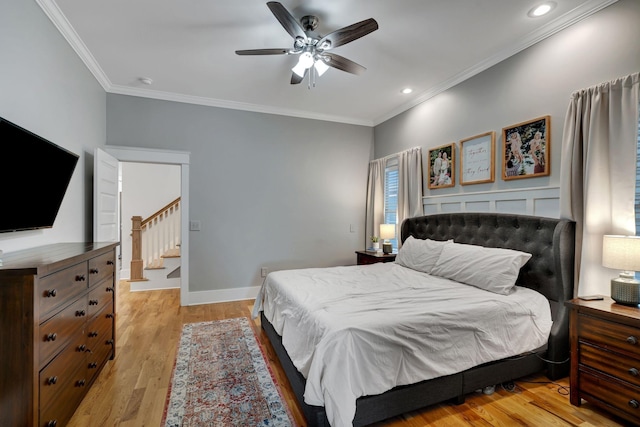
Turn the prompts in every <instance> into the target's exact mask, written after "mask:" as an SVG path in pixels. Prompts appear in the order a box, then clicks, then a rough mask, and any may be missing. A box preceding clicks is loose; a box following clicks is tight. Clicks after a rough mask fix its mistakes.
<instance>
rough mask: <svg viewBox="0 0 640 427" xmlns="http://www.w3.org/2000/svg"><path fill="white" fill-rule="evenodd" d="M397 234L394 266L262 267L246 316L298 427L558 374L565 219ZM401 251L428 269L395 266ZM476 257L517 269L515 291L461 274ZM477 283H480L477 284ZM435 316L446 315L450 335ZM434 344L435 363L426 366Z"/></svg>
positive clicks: (436, 218) (457, 216) (430, 222)
mask: <svg viewBox="0 0 640 427" xmlns="http://www.w3.org/2000/svg"><path fill="white" fill-rule="evenodd" d="M401 239H402V241H403V242H404V246H403V248H402V250H401V253H402V251H405V252H404V253H403V254H402V255H403V256H402V257H401V256H400V255H401V254H399V256H398V259H396V262H395V263H385V264H373V265H368V266H347V267H331V268H324V269H301V270H287V271H282V272H273V273H270V274H269V276H268V277H267V280H265V283H264V284H263V286H262V287H261V289H260V293H259V295H258V298H257V299H256V304H255V306H254V316H256V317H257V316H258V315H259V316H260V319H261V325H262V328H263V329H264V331H265V332H266V335H267V336H268V338H269V340H270V341H271V344H272V345H273V347H274V349H275V352H276V354H277V355H278V358H279V360H280V362H281V364H282V366H283V368H284V371H285V373H286V375H287V378H288V379H289V382H290V384H291V386H292V389H293V391H294V393H295V394H296V397H297V399H298V402H299V403H300V406H301V409H302V411H303V413H304V415H305V418H306V419H307V422H308V425H309V426H329V425H333V426H343V425H354V426H361V425H368V424H371V423H374V422H377V421H380V420H384V419H386V418H389V417H392V416H395V415H399V414H402V413H405V412H408V411H412V410H415V409H419V408H422V407H425V406H428V405H432V404H434V403H439V402H443V401H448V400H453V401H454V402H455V403H462V402H464V396H465V395H466V394H468V393H470V392H473V391H476V390H478V389H481V388H484V387H487V386H492V385H496V384H500V383H503V382H507V381H511V380H514V379H517V378H520V377H523V376H526V375H530V374H532V373H537V372H542V371H544V372H545V373H546V375H547V376H548V377H549V378H550V379H558V378H562V377H564V376H566V375H567V374H568V369H569V362H568V359H569V324H568V322H569V319H568V312H567V310H566V309H565V307H564V301H565V300H568V299H571V298H572V296H573V271H574V223H573V222H571V221H567V220H559V219H553V218H541V217H533V216H526V215H512V214H498V213H452V214H435V215H427V216H423V217H417V218H410V219H407V220H405V221H404V222H403V224H402V226H401ZM411 247H420V248H422V249H421V250H423V252H422V254H423V255H425V254H426V257H427V258H429V257H431V258H433V259H437V261H438V262H436V261H433V260H431V261H430V260H429V259H427V258H424V259H423V258H421V259H419V260H418V261H419V262H422V261H425V259H426V260H427V261H425V262H426V263H427V264H429V263H430V264H429V266H428V268H429V270H428V273H429V274H427V270H424V271H418V270H420V269H421V268H422V267H420V266H418V267H416V266H414V265H412V264H411V263H410V262H409V263H408V262H407V260H409V261H411V258H407V254H413V253H414V252H409V249H408V248H411ZM425 248H428V251H425ZM405 249H406V250H405ZM438 251H441V252H438ZM433 253H436V255H433ZM485 253H490V254H491V256H493V254H494V253H497V254H499V256H500V257H503V258H504V259H505V260H506V261H508V263H510V264H508V265H509V267H508V268H509V269H511V270H513V269H514V268H515V267H517V268H516V269H515V270H513V271H511V273H510V274H512V275H513V274H515V275H513V279H515V278H516V277H517V280H516V281H515V285H516V286H515V287H513V288H505V289H501V288H495V287H493V286H494V284H500V283H501V282H502V279H500V278H497V279H496V278H494V277H493V276H491V274H488V272H490V271H493V269H486V268H485V269H484V270H485V274H481V275H478V274H473V275H471V276H472V278H471V279H469V278H468V277H467V276H468V275H467V274H466V272H469V271H471V270H472V269H471V268H461V266H462V267H464V261H465V259H466V261H467V262H468V261H469V260H476V259H477V260H478V261H477V263H478V265H481V264H482V262H483V261H482V259H484V255H485ZM445 254H446V256H445ZM478 254H480V255H479V257H477V255H478ZM529 254H530V256H529ZM525 255H527V256H525ZM456 256H459V258H455V257H456ZM474 257H476V258H474ZM400 258H402V259H400ZM443 259H444V261H443ZM492 259H493V258H492ZM421 260H422V261H421ZM451 260H460V262H456V261H454V262H453V264H455V267H456V268H458V267H460V268H458V270H457V271H455V272H454V273H450V271H448V270H447V269H449V270H451V266H452V265H453V264H452V263H451V262H449V264H448V265H449V266H448V267H447V262H448V261H451ZM515 260H517V263H518V264H517V265H516V266H515V267H514V263H515V262H516V261H515ZM414 261H415V260H414ZM407 265H409V267H411V268H407ZM425 265H426V264H425ZM425 268H427V267H425ZM414 269H417V270H414ZM437 269H439V270H438V271H435V270H437ZM454 270H455V268H454ZM514 271H515V273H514ZM449 274H453V276H449ZM479 276H486V277H483V278H480V279H478V277H479ZM454 279H455V280H454ZM475 280H480V282H482V283H480V284H478V283H476V282H474V281H475ZM460 281H462V282H468V283H472V284H473V286H470V285H468V283H459V282H460ZM485 282H486V283H487V286H490V287H491V288H486V289H480V288H479V287H478V286H480V287H482V286H483V285H484V284H485ZM403 283H404V284H405V285H403ZM407 284H410V285H407ZM319 286H320V288H321V291H320V292H319V293H318V290H317V289H316V288H318V287H319ZM388 288H390V289H391V290H390V291H389V289H388ZM503 291H504V292H503ZM383 292H391V293H392V294H393V295H394V297H393V298H390V297H388V296H387V295H388V294H384V293H383ZM396 297H397V298H396ZM361 299H362V301H365V302H366V304H365V302H362V303H361V302H360V301H361ZM301 302H302V304H300V305H299V303H301ZM414 303H416V304H414ZM371 304H373V306H372V305H371ZM371 307H373V308H371ZM421 307H422V309H421ZM460 310H462V311H460ZM444 312H447V313H448V312H451V313H448V314H451V315H453V317H454V318H456V316H457V319H458V321H457V322H455V326H454V327H453V328H452V325H454V323H451V320H446V319H445V317H444V315H443V313H444ZM470 313H474V314H470ZM441 318H442V319H441ZM388 319H393V322H394V323H393V325H392V326H390V325H389V323H388V321H389V320H388ZM505 320H508V321H505ZM441 321H442V322H444V324H445V326H446V327H445V326H441V325H440V323H438V322H441ZM485 321H487V322H489V323H488V324H487V325H485V324H484V323H481V322H485ZM347 322H349V324H348V325H347ZM447 322H448V323H447ZM500 323H502V325H503V326H505V327H506V328H507V329H505V330H504V331H499V334H498V335H500V337H501V338H500V339H496V338H495V336H494V335H493V334H485V333H484V331H485V330H489V329H491V328H492V327H493V325H495V324H500ZM476 324H477V325H481V326H480V331H479V330H478V329H477V328H476V326H475V325H476ZM345 325H346V326H345ZM390 328H392V329H390ZM517 328H523V329H517ZM465 334H466V335H465ZM484 335H486V337H484ZM518 336H524V337H526V339H524V340H517V339H516V338H517V337H518ZM436 337H437V338H438V339H439V341H434V339H435V338H436ZM527 341H528V343H527ZM460 342H470V343H472V344H473V345H475V347H473V346H472V347H471V349H470V350H469V349H467V348H466V347H459V343H460ZM507 344H508V345H507ZM526 345H531V346H533V348H527V347H526ZM440 349H442V353H443V355H444V357H442V358H441V359H438V360H435V361H434V360H432V359H431V358H432V357H435V356H436V353H439V352H440ZM447 352H452V353H451V354H449V353H447ZM438 357H439V356H438ZM385 367H386V368H385ZM389 367H391V369H392V370H393V369H395V370H394V371H393V372H392V374H390V373H389V369H388V368H389ZM332 381H333V382H332ZM336 381H337V383H336ZM340 381H343V383H344V385H341V383H340ZM345 390H346V392H345ZM351 395H353V396H351ZM305 396H306V400H305ZM352 397H353V403H352V404H351V402H350V400H351V398H352ZM347 401H349V402H347ZM351 406H353V408H351ZM329 420H331V423H330V422H329Z"/></svg>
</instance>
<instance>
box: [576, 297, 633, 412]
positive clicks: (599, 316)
mask: <svg viewBox="0 0 640 427" xmlns="http://www.w3.org/2000/svg"><path fill="white" fill-rule="evenodd" d="M565 305H566V306H567V307H568V308H570V309H571V314H570V316H571V317H570V340H571V378H570V380H571V396H570V398H571V399H570V400H571V403H572V404H573V405H576V406H580V404H581V403H582V399H584V400H586V401H588V402H589V403H591V404H593V405H596V406H599V407H601V408H603V409H605V410H607V411H609V412H611V413H612V414H615V415H617V416H619V417H621V418H624V419H625V420H628V421H631V422H633V423H634V424H638V423H640V309H638V308H637V307H629V306H624V305H620V304H616V303H615V302H614V301H613V300H612V299H611V298H609V297H604V299H603V300H602V301H583V300H581V299H578V298H576V299H573V300H571V301H567V302H566V303H565Z"/></svg>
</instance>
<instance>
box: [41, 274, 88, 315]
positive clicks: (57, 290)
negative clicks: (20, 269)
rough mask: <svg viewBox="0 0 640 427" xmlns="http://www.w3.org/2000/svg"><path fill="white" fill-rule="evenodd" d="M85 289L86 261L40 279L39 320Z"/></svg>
mask: <svg viewBox="0 0 640 427" xmlns="http://www.w3.org/2000/svg"><path fill="white" fill-rule="evenodd" d="M86 290H87V263H86V262H82V263H79V264H76V265H72V266H71V267H68V268H65V269H64V270H61V271H58V272H56V273H53V274H50V275H49V276H45V277H43V278H42V279H40V282H39V284H38V296H39V307H40V321H41V322H42V321H43V320H46V319H47V317H48V315H51V314H52V313H53V312H54V310H55V309H57V308H58V307H61V306H62V305H63V304H65V303H68V302H69V301H71V300H72V299H73V298H74V297H76V296H78V295H80V294H81V293H82V292H84V291H86Z"/></svg>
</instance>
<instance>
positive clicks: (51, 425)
mask: <svg viewBox="0 0 640 427" xmlns="http://www.w3.org/2000/svg"><path fill="white" fill-rule="evenodd" d="M57 425H58V420H51V421H47V427H56V426H57Z"/></svg>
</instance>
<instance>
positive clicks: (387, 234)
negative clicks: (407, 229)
mask: <svg viewBox="0 0 640 427" xmlns="http://www.w3.org/2000/svg"><path fill="white" fill-rule="evenodd" d="M395 237H396V225H395V224H380V238H381V239H383V240H389V239H395Z"/></svg>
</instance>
